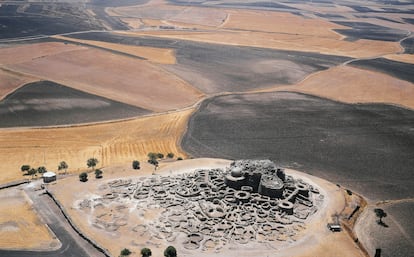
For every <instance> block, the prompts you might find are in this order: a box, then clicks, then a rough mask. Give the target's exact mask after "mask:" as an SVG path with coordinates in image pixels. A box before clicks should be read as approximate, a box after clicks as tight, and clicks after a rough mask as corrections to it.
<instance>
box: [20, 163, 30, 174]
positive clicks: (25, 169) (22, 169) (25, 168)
mask: <svg viewBox="0 0 414 257" xmlns="http://www.w3.org/2000/svg"><path fill="white" fill-rule="evenodd" d="M20 170H21V171H22V172H26V175H29V170H30V165H27V164H25V165H22V167H20Z"/></svg>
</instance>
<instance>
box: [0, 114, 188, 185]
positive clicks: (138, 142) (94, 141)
mask: <svg viewBox="0 0 414 257" xmlns="http://www.w3.org/2000/svg"><path fill="white" fill-rule="evenodd" d="M191 113H192V110H191V109H190V110H185V111H180V112H174V113H170V114H165V115H158V116H152V117H144V118H140V119H134V120H129V121H121V122H112V123H106V124H99V125H90V126H78V127H68V128H45V129H21V130H16V129H14V130H7V129H5V130H1V131H0V142H1V146H0V170H1V176H0V184H2V183H7V182H10V181H14V180H20V179H22V178H23V176H22V172H21V171H20V167H21V165H23V164H29V165H31V166H32V167H38V166H45V167H46V168H47V169H49V170H52V171H53V170H55V171H56V170H57V167H58V165H59V163H60V162H61V161H66V162H67V163H68V165H69V170H68V171H69V172H71V173H72V172H75V173H76V172H79V171H82V170H86V168H87V166H86V160H87V159H89V158H91V157H95V158H97V159H98V160H99V164H98V166H99V167H105V166H108V165H114V164H117V163H131V162H132V160H140V161H145V160H146V159H147V157H146V155H147V154H148V153H149V152H161V153H164V154H167V153H168V152H172V153H175V155H176V156H182V157H186V154H185V153H184V152H183V151H182V150H181V148H180V147H179V146H178V141H179V139H180V137H181V135H182V134H183V132H184V130H185V127H186V125H187V121H188V118H189V116H190V115H191Z"/></svg>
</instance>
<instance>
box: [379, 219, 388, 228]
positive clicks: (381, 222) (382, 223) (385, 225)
mask: <svg viewBox="0 0 414 257" xmlns="http://www.w3.org/2000/svg"><path fill="white" fill-rule="evenodd" d="M377 224H378V225H380V226H383V227H384V228H388V227H389V226H388V225H387V224H386V223H385V222H384V221H382V220H378V221H377Z"/></svg>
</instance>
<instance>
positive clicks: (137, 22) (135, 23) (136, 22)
mask: <svg viewBox="0 0 414 257" xmlns="http://www.w3.org/2000/svg"><path fill="white" fill-rule="evenodd" d="M120 20H121V21H122V22H123V23H126V24H127V25H128V27H130V28H131V29H139V28H140V27H141V26H142V25H143V23H142V21H141V19H136V18H120Z"/></svg>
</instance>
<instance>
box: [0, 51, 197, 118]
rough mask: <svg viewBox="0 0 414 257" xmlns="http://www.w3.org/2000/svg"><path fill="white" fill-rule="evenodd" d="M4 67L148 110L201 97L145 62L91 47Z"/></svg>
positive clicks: (170, 107)
mask: <svg viewBox="0 0 414 257" xmlns="http://www.w3.org/2000/svg"><path fill="white" fill-rule="evenodd" d="M19 50H20V48H19V49H15V51H16V52H17V51H19ZM10 54H11V53H10ZM26 59H27V58H26ZM7 68H9V69H12V70H15V71H19V72H23V73H26V74H31V75H33V76H38V77H40V78H42V79H45V80H51V81H54V82H57V83H60V84H63V85H66V86H69V87H72V88H75V89H78V90H81V91H85V92H88V93H91V94H96V95H99V96H103V97H106V98H109V99H112V100H115V101H119V102H123V103H127V104H130V105H134V106H138V107H142V108H144V109H149V110H152V111H166V110H174V109H177V108H182V107H187V106H189V105H192V104H194V103H195V102H197V101H198V100H199V98H200V97H201V96H202V94H201V93H200V92H199V91H197V90H196V89H194V88H193V87H192V86H190V85H189V84H188V83H186V82H185V81H183V80H182V79H181V78H179V77H177V76H175V75H173V74H171V73H169V72H167V71H165V70H164V69H162V68H161V67H159V66H156V65H154V64H151V63H150V62H148V61H144V60H141V59H139V58H134V57H127V56H122V55H117V54H113V53H110V52H108V51H104V50H99V49H93V48H91V49H88V48H85V47H82V48H80V49H79V47H77V48H75V50H73V51H66V52H63V53H60V54H55V55H51V56H45V57H43V58H37V59H33V60H28V61H25V62H21V63H18V64H13V65H8V66H7ZM62 71H64V72H62Z"/></svg>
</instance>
